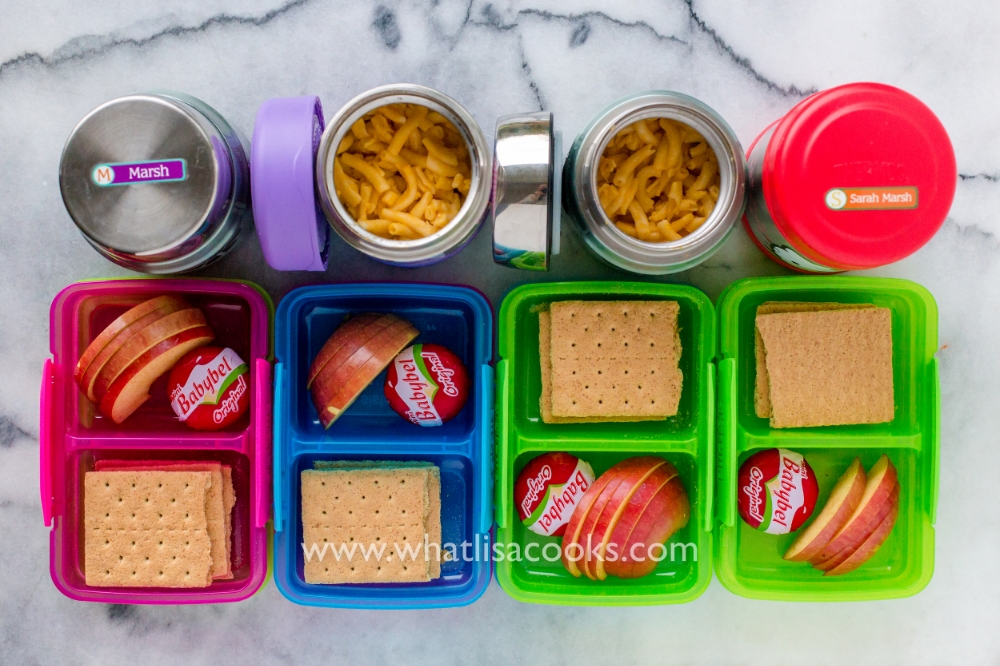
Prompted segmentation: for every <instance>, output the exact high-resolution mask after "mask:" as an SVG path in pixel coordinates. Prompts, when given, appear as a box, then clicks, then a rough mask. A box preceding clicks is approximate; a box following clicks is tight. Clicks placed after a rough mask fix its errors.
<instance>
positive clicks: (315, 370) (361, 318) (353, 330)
mask: <svg viewBox="0 0 1000 666" xmlns="http://www.w3.org/2000/svg"><path fill="white" fill-rule="evenodd" d="M383 316H385V315H380V314H378V313H377V312H365V313H363V314H359V315H357V316H355V317H350V318H348V319H347V321H345V322H344V323H342V324H341V325H340V326H338V327H337V330H335V331H334V332H333V335H331V336H330V338H329V339H328V340H327V341H326V342H325V343H323V347H322V348H321V349H320V350H319V353H318V354H316V358H315V359H313V362H312V365H311V366H310V367H309V376H308V378H307V379H306V388H309V387H310V386H312V383H313V380H314V379H316V377H317V375H319V373H320V371H321V370H323V368H324V367H325V366H326V364H327V363H329V362H330V360H331V359H332V358H333V357H334V356H335V355H336V353H337V352H338V351H340V349H341V348H342V347H343V346H344V345H345V344H347V343H348V342H350V341H351V340H352V339H354V338H355V337H356V336H357V335H358V334H359V333H360V332H361V331H362V330H363V329H364V328H365V327H366V326H368V324H371V323H372V322H374V321H375V320H377V319H379V318H380V317H383ZM389 316H392V315H389Z"/></svg>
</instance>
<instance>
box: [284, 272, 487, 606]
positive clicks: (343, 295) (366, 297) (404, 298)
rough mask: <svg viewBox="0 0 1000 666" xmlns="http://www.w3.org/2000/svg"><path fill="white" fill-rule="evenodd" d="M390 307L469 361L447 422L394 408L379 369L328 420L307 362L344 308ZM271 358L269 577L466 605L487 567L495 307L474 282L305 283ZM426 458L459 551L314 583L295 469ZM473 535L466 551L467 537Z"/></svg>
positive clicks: (366, 596)
mask: <svg viewBox="0 0 1000 666" xmlns="http://www.w3.org/2000/svg"><path fill="white" fill-rule="evenodd" d="M359 312H391V313H393V314H396V315H398V316H400V317H403V318H405V319H407V320H409V321H410V322H411V323H412V324H413V325H414V326H415V327H416V328H417V329H418V330H419V331H420V336H419V337H418V338H417V339H416V340H415V342H420V343H434V344H439V345H443V346H445V347H447V348H448V349H450V350H451V351H453V352H454V353H455V354H457V355H458V357H459V358H461V359H462V362H463V363H464V364H465V366H466V368H467V369H468V372H469V377H470V382H471V389H472V390H471V393H470V395H469V399H468V402H467V403H466V405H465V407H464V408H463V409H462V411H461V412H460V413H459V414H458V416H456V417H455V418H453V419H452V420H450V421H448V422H447V423H445V424H444V425H441V426H438V427H430V428H421V427H418V426H415V425H413V424H411V423H409V422H408V421H407V420H405V419H403V418H401V417H399V416H398V415H397V414H396V413H395V412H394V411H393V410H392V408H391V407H390V406H389V404H388V401H387V400H386V398H385V395H384V393H383V384H384V381H385V373H384V372H383V373H382V374H381V375H380V376H379V377H378V378H376V379H375V381H374V382H372V383H371V385H370V386H368V388H366V389H365V391H364V392H363V393H362V394H361V395H360V396H359V397H358V399H357V400H356V401H355V402H354V404H353V405H351V406H350V407H349V408H348V409H347V410H346V411H345V412H344V414H343V416H341V417H340V418H339V419H338V420H337V421H336V422H335V423H334V424H333V425H332V426H331V427H330V429H329V430H324V428H323V426H322V425H321V424H320V422H319V415H318V414H317V412H316V409H315V408H314V407H313V404H312V401H311V400H310V396H309V391H308V390H307V389H306V377H307V373H308V370H309V366H310V363H311V362H312V360H313V358H314V357H315V356H316V354H317V353H318V352H319V350H320V348H321V347H322V346H323V344H324V343H325V342H326V340H327V338H329V337H330V335H331V334H332V333H333V331H334V330H335V329H336V328H337V327H338V326H339V325H340V323H341V322H342V321H343V319H344V317H345V316H346V315H348V314H350V313H359ZM274 343H275V344H274V347H275V365H274V579H275V583H276V584H277V586H278V589H279V590H280V591H281V593H282V594H284V595H285V597H287V598H288V599H289V600H291V601H293V602H295V603H297V604H304V605H311V606H327V607H338V608H368V609H392V608H443V607H450V606H463V605H466V604H470V603H472V602H473V601H475V600H476V599H478V598H479V597H480V596H481V595H482V594H483V592H485V590H486V587H487V585H489V581H490V577H491V576H492V561H491V559H490V558H489V557H488V556H487V554H488V553H489V552H490V550H491V548H492V542H491V535H490V528H491V527H492V525H493V501H492V498H493V447H492V443H493V410H492V405H493V368H492V367H491V366H490V365H489V362H490V359H491V357H492V353H493V313H492V308H491V306H490V304H489V302H488V301H487V300H486V298H485V297H484V296H482V294H480V293H479V292H478V291H475V290H474V289H471V288H468V287H458V286H450V285H430V284H409V283H393V284H390V283H384V284H378V283H355V284H328V285H319V286H312V287H301V288H299V289H295V290H293V291H291V292H289V293H288V294H287V295H286V296H285V297H284V298H283V299H282V300H281V302H280V303H279V304H278V310H277V314H276V317H275V341H274ZM331 460H420V461H427V462H431V463H433V464H435V465H437V466H438V467H439V468H440V470H441V527H442V544H455V546H456V547H457V549H458V557H457V558H456V559H454V560H452V561H443V562H442V563H441V577H440V578H438V579H436V580H432V581H430V582H427V583H395V584H342V585H316V584H308V583H306V582H305V577H304V574H303V568H304V564H305V561H304V559H305V556H304V553H303V549H302V542H303V539H302V519H301V515H302V513H301V506H300V500H301V491H300V475H301V473H302V471H303V470H306V469H311V468H312V467H313V464H314V463H315V462H317V461H331ZM463 543H465V544H469V545H468V546H466V547H465V549H464V552H463V548H462V544H463Z"/></svg>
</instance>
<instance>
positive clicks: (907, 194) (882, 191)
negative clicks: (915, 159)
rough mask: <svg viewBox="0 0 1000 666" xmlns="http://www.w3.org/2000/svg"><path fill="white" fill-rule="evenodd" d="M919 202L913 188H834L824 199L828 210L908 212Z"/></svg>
mask: <svg viewBox="0 0 1000 666" xmlns="http://www.w3.org/2000/svg"><path fill="white" fill-rule="evenodd" d="M919 200H920V197H919V192H918V191H917V188H915V187H835V188H833V189H832V190H829V191H828V192H827V193H826V196H825V197H824V201H825V202H826V207H827V208H829V209H830V210H910V209H913V208H916V207H917V204H918V202H919Z"/></svg>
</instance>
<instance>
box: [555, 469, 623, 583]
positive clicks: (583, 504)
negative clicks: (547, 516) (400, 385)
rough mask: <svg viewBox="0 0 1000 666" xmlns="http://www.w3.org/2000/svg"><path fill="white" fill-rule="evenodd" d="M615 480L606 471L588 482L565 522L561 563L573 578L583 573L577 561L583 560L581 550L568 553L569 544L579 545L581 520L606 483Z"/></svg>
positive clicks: (588, 511) (583, 519)
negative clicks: (587, 486) (571, 513)
mask: <svg viewBox="0 0 1000 666" xmlns="http://www.w3.org/2000/svg"><path fill="white" fill-rule="evenodd" d="M609 471H610V470H609ZM615 480H616V475H614V474H608V473H607V472H605V473H604V474H601V475H600V476H599V477H597V479H596V480H595V481H594V482H593V483H592V484H590V487H589V488H587V492H585V493H584V494H583V497H581V498H580V503H579V504H577V505H576V508H575V509H574V510H573V515H572V516H570V518H569V522H568V523H566V532H565V536H563V541H562V563H563V566H564V567H565V568H566V571H568V572H570V574H572V575H573V576H574V577H575V578H579V577H580V576H582V575H583V572H581V571H580V567H579V563H580V562H581V561H582V560H583V552H582V551H575V552H573V553H572V554H570V553H569V549H570V546H572V545H573V544H577V545H579V543H580V533H581V531H582V529H583V522H584V521H585V520H586V519H587V516H589V515H590V510H591V508H593V506H594V504H595V503H596V502H597V498H598V497H600V495H601V493H603V492H604V489H605V488H607V486H608V484H610V483H611V482H612V481H615Z"/></svg>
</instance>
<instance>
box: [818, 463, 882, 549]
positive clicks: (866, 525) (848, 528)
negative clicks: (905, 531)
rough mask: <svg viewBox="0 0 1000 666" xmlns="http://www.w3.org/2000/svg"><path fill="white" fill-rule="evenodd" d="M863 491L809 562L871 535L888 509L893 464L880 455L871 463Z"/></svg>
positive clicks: (857, 542) (855, 543)
mask: <svg viewBox="0 0 1000 666" xmlns="http://www.w3.org/2000/svg"><path fill="white" fill-rule="evenodd" d="M867 476H868V479H867V481H866V482H865V493H864V495H862V496H861V501H860V502H858V506H857V508H855V509H854V512H853V513H852V514H851V515H850V517H849V518H848V519H847V522H846V523H844V526H843V527H841V528H840V530H839V531H838V532H837V533H836V534H834V535H833V537H832V538H831V539H830V541H829V542H828V543H827V544H826V545H825V546H823V548H822V549H821V550H820V551H819V552H818V553H816V555H814V556H813V557H811V558H810V559H809V562H811V563H812V564H819V563H821V562H824V561H826V560H829V559H830V558H832V557H833V556H835V555H837V554H838V553H840V552H841V551H843V550H844V549H845V548H850V547H854V546H857V545H858V544H859V543H861V542H862V541H863V540H864V539H865V537H867V536H868V535H869V534H871V533H872V532H873V531H874V530H875V528H876V527H877V526H878V524H879V523H880V522H882V519H883V518H885V515H886V513H888V511H889V502H890V500H891V498H892V493H893V491H894V490H895V489H896V487H897V485H898V482H897V476H896V467H895V466H894V465H893V464H892V463H891V462H890V461H889V458H888V457H886V456H885V455H883V456H882V457H881V458H879V459H878V461H877V462H876V463H875V464H874V465H873V466H872V468H871V471H870V472H869V473H868V475H867Z"/></svg>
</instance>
